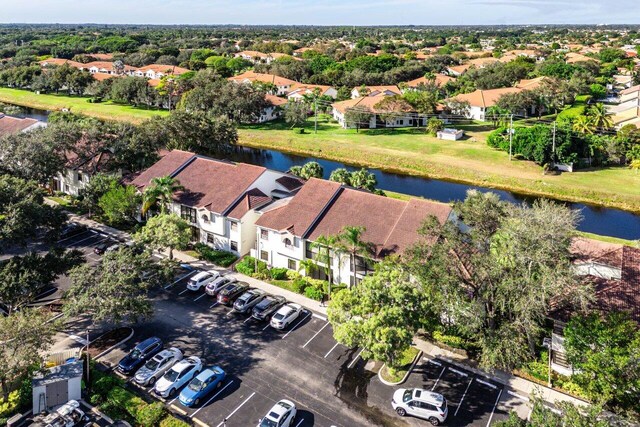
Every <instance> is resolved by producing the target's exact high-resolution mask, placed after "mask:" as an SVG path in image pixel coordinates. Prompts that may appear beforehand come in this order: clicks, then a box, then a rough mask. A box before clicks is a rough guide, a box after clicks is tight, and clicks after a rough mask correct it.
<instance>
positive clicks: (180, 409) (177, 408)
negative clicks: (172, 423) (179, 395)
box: [169, 405, 187, 415]
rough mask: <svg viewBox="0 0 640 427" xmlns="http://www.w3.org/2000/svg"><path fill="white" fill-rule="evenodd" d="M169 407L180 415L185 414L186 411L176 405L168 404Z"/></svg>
mask: <svg viewBox="0 0 640 427" xmlns="http://www.w3.org/2000/svg"><path fill="white" fill-rule="evenodd" d="M169 406H170V407H171V409H173V410H174V411H176V412H178V413H179V414H182V415H187V411H185V410H184V409H182V408H179V407H177V406H176V405H169Z"/></svg>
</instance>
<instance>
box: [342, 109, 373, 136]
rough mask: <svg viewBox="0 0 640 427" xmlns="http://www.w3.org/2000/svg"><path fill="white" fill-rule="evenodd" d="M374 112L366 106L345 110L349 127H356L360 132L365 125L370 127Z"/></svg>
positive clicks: (345, 118) (345, 117)
mask: <svg viewBox="0 0 640 427" xmlns="http://www.w3.org/2000/svg"><path fill="white" fill-rule="evenodd" d="M372 116H373V112H372V111H370V110H368V109H364V108H347V109H346V110H345V112H344V120H345V122H346V124H347V126H348V127H355V128H356V132H360V129H361V128H363V127H369V121H370V120H371V117H372Z"/></svg>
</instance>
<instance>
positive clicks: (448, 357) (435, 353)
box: [70, 215, 586, 405]
mask: <svg viewBox="0 0 640 427" xmlns="http://www.w3.org/2000/svg"><path fill="white" fill-rule="evenodd" d="M70 217H71V219H72V220H73V221H76V222H78V223H81V224H84V225H86V226H88V227H91V228H93V229H96V230H98V231H100V232H101V233H104V234H107V235H109V236H111V237H114V238H116V239H118V240H121V241H128V240H131V237H130V236H129V234H128V233H126V232H124V231H120V230H117V229H115V228H112V227H109V226H106V225H104V224H101V223H99V222H96V221H93V220H91V219H88V218H85V217H82V216H78V215H70ZM157 255H159V256H161V257H167V256H168V254H167V253H157ZM173 256H174V259H176V260H178V261H180V262H183V263H188V264H190V265H193V266H195V267H200V268H204V269H213V270H218V271H221V272H225V273H227V274H230V275H232V276H233V277H235V278H237V279H238V280H239V281H243V282H247V283H248V284H249V285H251V286H253V287H256V288H259V289H263V290H264V291H266V292H268V293H271V294H277V295H282V296H283V297H285V298H286V299H287V300H288V301H291V302H294V303H296V304H300V305H302V306H304V307H306V308H308V309H311V310H313V311H314V312H316V313H318V314H319V315H320V316H321V317H323V318H325V319H326V316H327V308H326V307H325V306H321V305H320V303H319V302H318V301H315V300H312V299H310V298H307V297H306V296H304V295H300V294H297V293H295V292H291V291H289V290H286V289H283V288H280V287H278V286H275V285H272V284H270V283H267V282H264V281H262V280H258V279H254V278H253V277H249V276H245V275H244V274H240V273H238V272H233V271H231V270H228V269H224V268H220V267H218V266H215V265H213V264H211V263H209V262H206V261H203V260H200V259H197V258H194V257H192V256H191V255H189V254H187V253H184V252H181V251H177V250H174V251H173ZM414 345H415V346H416V348H418V349H419V350H422V352H423V353H424V354H425V355H429V356H431V357H434V358H436V357H437V358H440V359H443V360H445V361H447V362H449V363H452V364H454V365H456V364H457V365H459V366H461V367H462V368H464V369H467V370H470V371H472V372H475V373H476V374H478V375H482V376H485V377H488V378H491V379H493V380H495V381H497V382H499V383H501V384H504V385H505V387H507V389H510V390H511V391H513V392H514V393H516V394H520V395H524V396H529V395H532V394H534V393H535V394H536V395H537V396H539V397H540V398H542V399H544V400H545V401H547V402H551V403H554V402H557V401H567V402H571V403H573V404H576V405H585V404H586V402H584V401H582V400H579V399H576V398H574V397H572V396H569V395H566V394H564V393H560V392H558V391H556V390H553V389H550V388H548V387H544V386H542V385H540V384H537V383H534V382H532V381H528V380H526V379H524V378H520V377H516V376H514V375H512V374H510V373H507V372H504V371H495V372H486V371H483V370H481V369H479V368H478V367H477V363H476V362H475V361H473V360H470V359H468V358H466V357H465V356H462V355H460V354H457V353H454V352H452V351H449V350H446V349H443V348H440V347H438V346H436V345H434V344H433V343H431V342H429V341H425V340H422V339H419V338H416V339H415V340H414ZM524 396H523V397H524Z"/></svg>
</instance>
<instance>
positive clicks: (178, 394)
mask: <svg viewBox="0 0 640 427" xmlns="http://www.w3.org/2000/svg"><path fill="white" fill-rule="evenodd" d="M178 397H180V393H178V390H176V397H174V398H173V399H171V400H170V401H169V403H167V405H171V404H172V403H173V402H175V401H176V400H178Z"/></svg>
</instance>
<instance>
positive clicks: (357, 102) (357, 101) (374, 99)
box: [331, 94, 414, 114]
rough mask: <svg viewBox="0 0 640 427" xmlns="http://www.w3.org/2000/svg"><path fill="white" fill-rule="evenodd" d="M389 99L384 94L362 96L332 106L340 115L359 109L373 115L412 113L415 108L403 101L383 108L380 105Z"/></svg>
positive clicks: (399, 100) (400, 100)
mask: <svg viewBox="0 0 640 427" xmlns="http://www.w3.org/2000/svg"><path fill="white" fill-rule="evenodd" d="M385 98H387V97H386V96H385V95H383V94H378V95H376V96H361V97H358V98H352V99H347V100H345V101H339V102H334V103H333V104H331V106H332V107H333V108H335V109H336V110H337V111H339V112H340V113H342V114H344V113H345V112H346V111H347V110H348V109H350V108H355V107H357V108H358V110H360V111H370V112H372V113H387V112H398V113H399V112H404V113H408V112H412V111H414V108H413V107H411V105H409V103H408V102H407V101H405V100H403V99H398V100H397V102H395V103H393V104H387V105H386V106H385V107H384V108H381V107H380V106H379V104H380V103H381V102H382V101H383V100H384V99H385Z"/></svg>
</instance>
